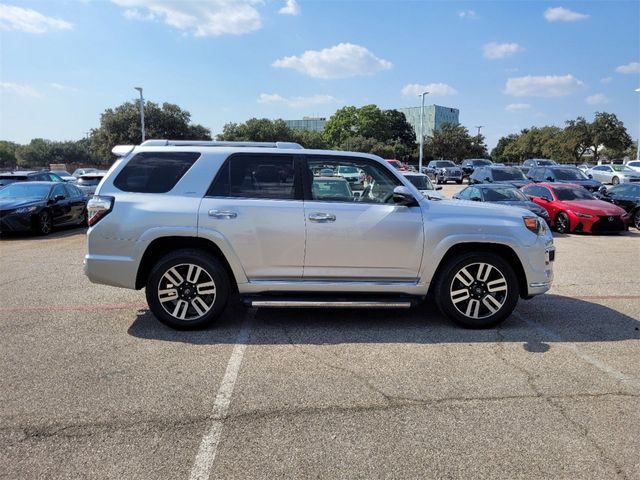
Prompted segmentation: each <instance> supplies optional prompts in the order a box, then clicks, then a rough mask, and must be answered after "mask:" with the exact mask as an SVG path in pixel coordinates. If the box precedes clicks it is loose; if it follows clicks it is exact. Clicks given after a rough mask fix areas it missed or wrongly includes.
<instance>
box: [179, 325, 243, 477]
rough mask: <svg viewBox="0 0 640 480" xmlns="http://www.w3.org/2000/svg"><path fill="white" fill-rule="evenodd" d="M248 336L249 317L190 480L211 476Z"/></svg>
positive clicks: (216, 400)
mask: <svg viewBox="0 0 640 480" xmlns="http://www.w3.org/2000/svg"><path fill="white" fill-rule="evenodd" d="M250 335H251V317H248V318H247V319H246V320H245V321H244V323H243V324H242V327H241V328H240V333H238V338H237V339H236V343H235V346H234V347H233V352H231V358H229V363H228V364H227V370H226V371H225V372H224V377H223V378H222V383H221V384H220V388H219V389H218V393H217V395H216V399H215V401H214V402H213V411H212V413H211V420H212V423H211V426H210V427H209V429H208V430H207V432H206V433H205V435H204V437H202V441H201V442H200V448H199V449H198V454H197V455H196V459H195V461H194V462H193V467H191V475H190V476H189V479H190V480H207V479H208V478H209V475H210V474H211V467H212V466H213V461H214V459H215V458H216V451H217V450H218V443H219V442H220V436H221V434H222V427H223V426H224V419H225V418H226V416H227V412H228V410H229V405H230V404H231V395H233V389H234V387H235V385H236V380H237V379H238V373H239V372H240V365H242V358H243V357H244V352H245V350H246V349H247V344H248V343H249V337H250Z"/></svg>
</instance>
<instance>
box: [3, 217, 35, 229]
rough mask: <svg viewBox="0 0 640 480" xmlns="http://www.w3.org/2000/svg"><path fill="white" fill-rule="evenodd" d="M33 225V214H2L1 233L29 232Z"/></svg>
mask: <svg viewBox="0 0 640 480" xmlns="http://www.w3.org/2000/svg"><path fill="white" fill-rule="evenodd" d="M33 225H34V217H33V214H15V213H9V214H4V213H0V232H28V231H30V230H31V229H32V228H33Z"/></svg>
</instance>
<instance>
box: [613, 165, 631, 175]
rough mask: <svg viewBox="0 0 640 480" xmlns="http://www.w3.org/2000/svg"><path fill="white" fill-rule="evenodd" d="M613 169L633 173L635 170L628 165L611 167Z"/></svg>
mask: <svg viewBox="0 0 640 480" xmlns="http://www.w3.org/2000/svg"><path fill="white" fill-rule="evenodd" d="M611 168H613V169H614V170H615V171H616V172H627V173H633V169H631V168H629V167H627V166H626V165H611Z"/></svg>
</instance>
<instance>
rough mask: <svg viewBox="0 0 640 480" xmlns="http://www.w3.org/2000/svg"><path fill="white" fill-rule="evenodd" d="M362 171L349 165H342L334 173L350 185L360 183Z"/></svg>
mask: <svg viewBox="0 0 640 480" xmlns="http://www.w3.org/2000/svg"><path fill="white" fill-rule="evenodd" d="M361 173H362V172H361V171H360V170H359V169H357V168H356V167H352V166H349V165H340V166H339V167H338V169H337V170H336V171H335V172H334V175H335V176H336V177H342V178H344V179H345V180H346V181H347V182H349V183H360V175H361Z"/></svg>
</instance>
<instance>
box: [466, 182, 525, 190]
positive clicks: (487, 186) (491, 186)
mask: <svg viewBox="0 0 640 480" xmlns="http://www.w3.org/2000/svg"><path fill="white" fill-rule="evenodd" d="M469 186H470V187H477V188H484V189H487V190H489V189H492V190H495V189H498V188H500V189H504V188H515V189H516V190H520V189H519V188H518V187H514V186H513V185H509V184H508V183H499V184H495V183H477V184H475V185H469Z"/></svg>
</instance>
